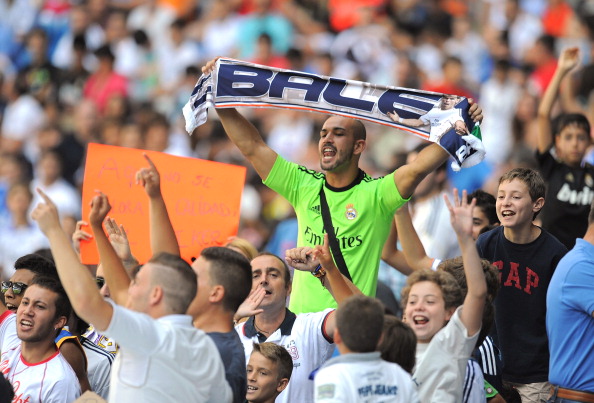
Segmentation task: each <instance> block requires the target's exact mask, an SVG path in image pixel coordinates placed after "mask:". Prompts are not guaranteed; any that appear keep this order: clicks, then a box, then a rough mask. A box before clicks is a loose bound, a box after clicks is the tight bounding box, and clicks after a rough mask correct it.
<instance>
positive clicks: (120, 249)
mask: <svg viewBox="0 0 594 403" xmlns="http://www.w3.org/2000/svg"><path fill="white" fill-rule="evenodd" d="M104 224H105V230H106V232H107V236H108V237H109V242H111V245H112V246H113V248H114V249H115V251H116V254H117V255H118V257H119V258H120V259H121V260H122V261H124V262H130V261H132V260H133V259H134V257H133V256H132V251H131V250H130V241H128V234H126V230H125V229H124V226H123V225H118V223H117V222H116V220H114V219H113V218H110V217H107V218H106V219H105V221H104Z"/></svg>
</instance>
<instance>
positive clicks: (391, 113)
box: [387, 111, 400, 122]
mask: <svg viewBox="0 0 594 403" xmlns="http://www.w3.org/2000/svg"><path fill="white" fill-rule="evenodd" d="M387 115H388V117H389V118H390V119H392V120H393V121H394V122H398V119H400V116H399V115H398V114H397V113H396V111H393V112H388V113H387Z"/></svg>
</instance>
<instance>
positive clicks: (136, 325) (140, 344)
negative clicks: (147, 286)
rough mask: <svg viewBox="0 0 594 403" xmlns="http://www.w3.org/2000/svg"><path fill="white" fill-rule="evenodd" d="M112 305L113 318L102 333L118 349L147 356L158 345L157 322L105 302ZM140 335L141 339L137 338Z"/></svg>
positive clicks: (144, 315)
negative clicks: (111, 339) (113, 341)
mask: <svg viewBox="0 0 594 403" xmlns="http://www.w3.org/2000/svg"><path fill="white" fill-rule="evenodd" d="M107 301H108V302H109V303H111V304H112V305H113V316H112V318H111V322H109V326H108V327H107V329H106V330H105V332H103V333H104V334H105V335H106V336H108V337H110V338H113V339H114V340H115V341H116V343H118V345H119V346H120V347H125V348H127V349H130V350H132V351H139V352H145V353H146V355H147V356H148V355H149V354H151V353H152V352H153V351H155V350H156V349H157V348H158V347H159V345H160V342H161V340H160V337H159V335H160V334H162V332H159V331H158V324H157V321H156V320H155V319H153V318H151V317H150V316H148V315H147V314H144V313H140V312H134V311H131V310H129V309H126V308H124V307H122V306H120V305H117V304H116V303H115V302H113V301H111V300H107ZM139 335H142V337H139Z"/></svg>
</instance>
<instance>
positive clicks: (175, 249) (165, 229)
mask: <svg viewBox="0 0 594 403" xmlns="http://www.w3.org/2000/svg"><path fill="white" fill-rule="evenodd" d="M149 211H150V239H151V251H152V253H153V254H156V253H159V252H167V253H171V254H173V255H176V256H179V255H180V251H179V244H178V242H177V237H176V236H175V230H174V229H173V225H172V224H171V219H170V218H169V213H168V212H167V207H166V205H165V200H163V196H159V197H153V198H151V199H150V203H149Z"/></svg>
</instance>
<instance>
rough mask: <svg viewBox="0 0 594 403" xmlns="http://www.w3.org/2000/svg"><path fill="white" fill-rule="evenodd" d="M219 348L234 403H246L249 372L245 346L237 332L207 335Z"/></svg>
mask: <svg viewBox="0 0 594 403" xmlns="http://www.w3.org/2000/svg"><path fill="white" fill-rule="evenodd" d="M207 334H208V335H209V336H210V338H211V339H212V341H214V343H215V344H216V346H217V349H218V350H219V354H220V355H221V359H222V360H223V365H224V366H225V378H226V379H227V383H229V386H231V390H232V391H233V402H234V403H243V402H245V394H246V392H247V371H246V363H245V351H244V350H243V344H242V343H241V339H240V338H239V336H238V334H237V332H236V331H235V330H231V331H230V332H228V333H219V332H212V333H207Z"/></svg>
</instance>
